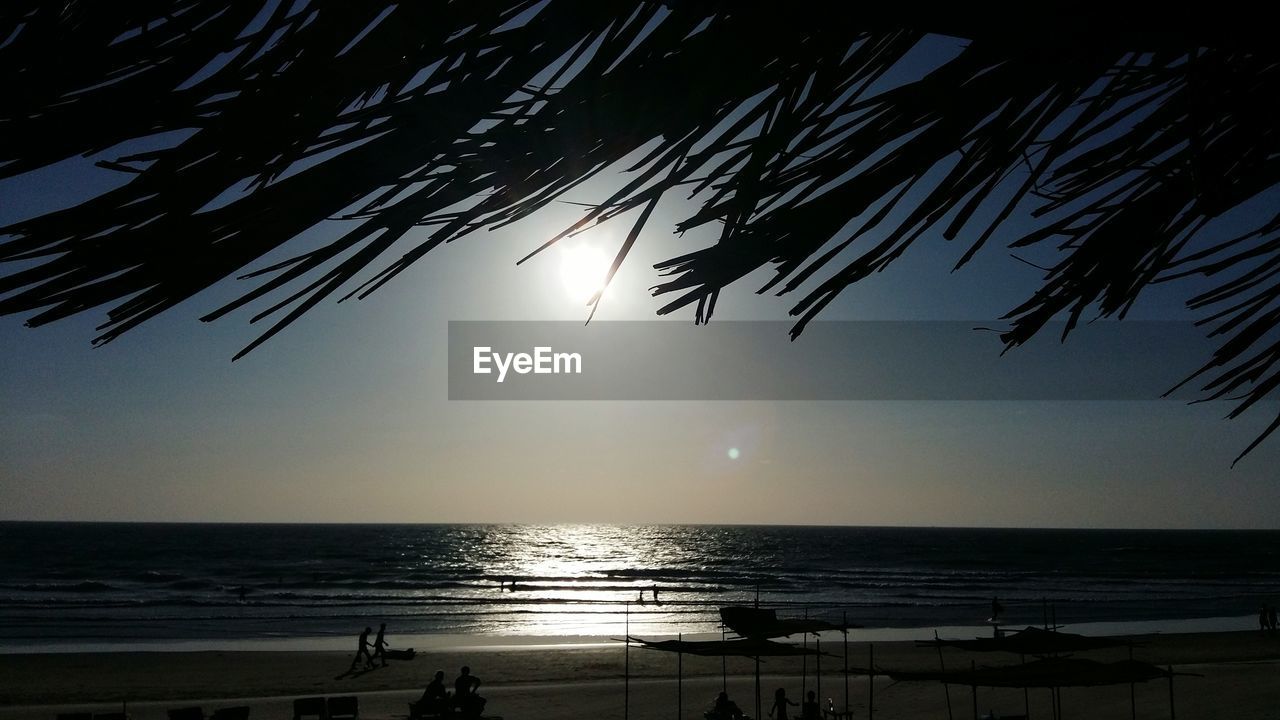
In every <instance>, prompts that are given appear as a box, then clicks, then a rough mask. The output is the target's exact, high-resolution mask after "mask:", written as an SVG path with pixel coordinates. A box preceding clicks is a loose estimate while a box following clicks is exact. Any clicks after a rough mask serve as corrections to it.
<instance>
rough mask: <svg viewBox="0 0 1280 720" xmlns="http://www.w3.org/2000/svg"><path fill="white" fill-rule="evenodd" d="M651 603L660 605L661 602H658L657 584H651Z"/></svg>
mask: <svg viewBox="0 0 1280 720" xmlns="http://www.w3.org/2000/svg"><path fill="white" fill-rule="evenodd" d="M653 604H654V605H661V604H662V603H660V602H658V586H657V585H654V586H653Z"/></svg>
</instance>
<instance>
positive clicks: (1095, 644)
mask: <svg viewBox="0 0 1280 720" xmlns="http://www.w3.org/2000/svg"><path fill="white" fill-rule="evenodd" d="M1128 644H1129V642H1128V641H1126V640H1120V639H1115V638H1100V637H1087V636H1085V635H1074V634H1072V633H1064V632H1057V631H1054V630H1042V629H1040V628H1036V627H1028V628H1026V629H1025V630H1019V631H1017V632H1015V633H1010V634H1007V635H1005V636H1004V637H998V638H975V639H973V640H920V641H917V642H916V645H917V646H921V647H954V648H960V649H962V650H972V651H976V652H997V651H1003V652H1011V653H1017V654H1019V655H1053V654H1057V653H1070V652H1083V651H1085V650H1097V649H1100V648H1111V647H1124V646H1125V645H1128Z"/></svg>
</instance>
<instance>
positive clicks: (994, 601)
mask: <svg viewBox="0 0 1280 720" xmlns="http://www.w3.org/2000/svg"><path fill="white" fill-rule="evenodd" d="M1003 612H1004V606H1003V605H1001V604H1000V598H991V621H992V622H995V621H996V620H999V619H1000V614H1001V613H1003Z"/></svg>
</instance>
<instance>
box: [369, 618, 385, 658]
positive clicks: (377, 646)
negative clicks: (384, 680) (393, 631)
mask: <svg viewBox="0 0 1280 720" xmlns="http://www.w3.org/2000/svg"><path fill="white" fill-rule="evenodd" d="M373 657H375V658H378V659H380V660H381V661H382V667H386V666H387V624H386V623H382V624H381V625H379V626H378V637H376V638H374V639H373ZM369 662H373V659H372V658H370V660H369Z"/></svg>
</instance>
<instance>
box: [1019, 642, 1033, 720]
mask: <svg viewBox="0 0 1280 720" xmlns="http://www.w3.org/2000/svg"><path fill="white" fill-rule="evenodd" d="M1018 662H1019V663H1020V664H1022V665H1026V664H1027V656H1026V655H1018ZM1022 714H1023V715H1026V716H1027V720H1031V691H1030V690H1029V689H1027V688H1022Z"/></svg>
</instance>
